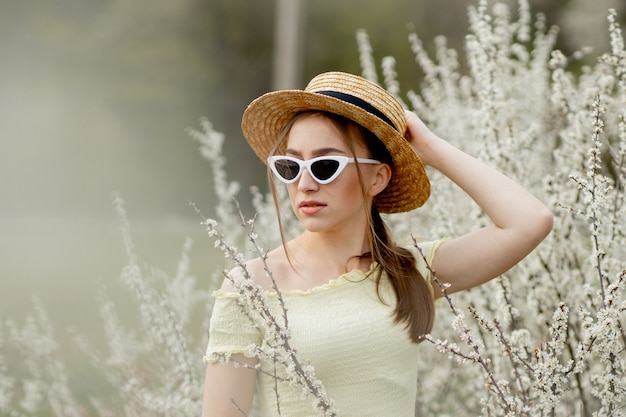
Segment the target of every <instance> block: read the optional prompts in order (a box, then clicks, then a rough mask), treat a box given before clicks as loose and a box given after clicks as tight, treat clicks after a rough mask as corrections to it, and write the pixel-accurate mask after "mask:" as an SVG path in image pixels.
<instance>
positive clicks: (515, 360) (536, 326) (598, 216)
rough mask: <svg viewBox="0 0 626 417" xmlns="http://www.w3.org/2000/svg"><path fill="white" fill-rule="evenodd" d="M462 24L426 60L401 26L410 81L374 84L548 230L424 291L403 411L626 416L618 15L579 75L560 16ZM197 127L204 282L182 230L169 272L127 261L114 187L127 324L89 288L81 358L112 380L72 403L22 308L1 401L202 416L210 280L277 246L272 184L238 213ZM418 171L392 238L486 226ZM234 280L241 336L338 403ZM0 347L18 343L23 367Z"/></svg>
mask: <svg viewBox="0 0 626 417" xmlns="http://www.w3.org/2000/svg"><path fill="white" fill-rule="evenodd" d="M469 21H470V33H469V35H468V36H467V40H466V55H465V60H464V61H461V60H460V58H459V56H458V53H457V52H456V51H454V50H451V49H449V48H448V47H447V46H446V39H445V38H444V37H439V38H437V39H436V40H435V49H436V51H435V57H434V58H432V57H431V56H429V54H427V53H426V51H425V48H424V47H423V45H422V42H421V40H420V39H419V37H418V35H417V34H415V33H412V34H410V37H409V41H410V47H411V48H412V51H413V53H414V54H415V57H416V62H417V63H418V65H419V67H420V69H421V71H422V72H423V74H424V76H423V82H422V83H421V86H420V90H419V91H415V92H413V91H409V92H407V93H405V94H403V93H402V88H401V85H400V83H399V82H398V78H397V76H396V74H395V70H394V60H393V58H390V57H388V58H385V59H383V61H382V65H381V67H382V77H381V79H382V83H383V84H384V85H385V87H386V88H388V89H389V91H391V92H392V93H393V94H395V95H397V96H398V98H399V99H400V100H401V101H402V102H403V103H405V104H406V106H407V107H409V108H411V109H413V110H415V111H416V112H417V113H418V114H419V115H420V116H421V117H422V119H423V120H424V121H425V122H426V124H427V125H428V126H429V127H430V128H431V129H433V130H434V131H435V132H436V133H437V134H438V135H440V136H442V137H444V138H446V139H447V140H449V141H450V142H451V143H453V144H454V145H456V146H458V147H459V148H461V149H463V150H465V151H467V152H468V153H470V154H472V155H474V156H477V157H478V158H480V159H482V160H484V161H486V162H487V163H489V164H491V165H493V166H495V167H496V168H498V169H499V170H501V171H503V172H504V173H506V174H507V175H509V176H511V177H512V178H514V179H515V180H516V181H518V182H519V183H521V184H522V185H523V186H525V187H526V188H528V189H529V190H531V191H532V192H533V193H534V194H535V195H537V196H538V197H539V198H540V199H541V200H543V201H544V202H546V203H547V204H548V205H550V206H551V207H552V208H553V211H554V215H555V226H554V230H553V232H552V234H551V235H550V236H549V237H548V238H547V239H546V240H545V241H544V242H543V243H542V244H541V245H540V246H539V247H538V248H537V249H536V250H535V251H534V252H533V253H532V254H531V255H529V256H528V257H527V258H526V259H525V260H524V261H522V262H521V263H520V264H519V265H517V266H516V267H514V268H513V269H511V270H510V271H508V272H507V273H505V274H503V275H502V276H500V277H498V278H497V279H495V280H493V281H491V282H490V283H488V284H485V285H482V286H480V287H478V288H475V289H472V290H469V291H466V292H463V293H458V294H454V295H452V296H450V297H445V298H444V299H442V300H440V301H438V306H437V310H438V311H437V314H438V319H437V324H436V326H435V328H434V329H433V331H432V333H431V334H430V335H428V336H427V337H426V341H425V342H424V343H423V344H422V346H421V347H422V355H421V357H420V360H419V366H420V373H419V375H420V376H419V380H418V390H419V392H418V404H417V415H420V416H461V415H462V416H474V415H476V416H478V415H481V416H568V417H569V416H624V415H626V404H625V399H626V380H625V376H624V368H625V366H626V351H625V347H626V333H625V331H624V325H623V322H624V319H625V314H624V311H625V309H626V300H625V298H624V281H625V280H626V232H625V228H626V222H625V220H624V218H625V217H624V216H625V215H626V208H625V206H624V196H625V191H624V187H625V183H626V49H625V47H624V38H623V36H622V33H621V30H620V28H619V26H618V25H617V23H616V15H615V12H614V11H610V12H609V15H608V22H609V25H608V30H609V34H610V39H611V45H610V52H608V53H606V54H604V55H602V56H601V57H599V59H598V60H597V62H596V63H595V64H593V65H587V66H583V67H582V70H581V71H580V74H577V75H575V74H574V73H573V72H572V71H571V70H570V69H569V68H570V67H571V66H572V64H577V63H578V60H580V59H581V58H583V57H584V56H585V54H586V53H587V52H586V51H580V52H577V53H575V54H573V55H572V56H565V55H564V54H563V53H562V52H560V51H558V50H556V49H555V47H554V44H555V39H556V36H557V29H556V28H553V27H548V26H547V25H546V22H545V19H544V18H543V17H542V16H535V17H532V16H531V14H530V10H529V7H528V3H527V1H524V0H520V1H519V3H518V10H517V18H516V20H514V19H513V18H512V17H511V11H510V9H509V8H508V7H506V6H504V5H502V4H496V5H495V6H494V7H493V9H492V10H491V11H489V10H488V9H487V5H486V2H485V1H480V2H479V4H478V5H477V6H476V7H470V9H469ZM357 39H358V43H359V50H360V52H361V63H362V66H363V74H364V76H366V77H368V78H370V79H372V80H377V78H378V70H377V68H376V66H375V64H374V60H373V59H372V54H371V46H370V45H369V43H368V40H367V35H366V33H364V32H359V33H358V34H357ZM201 127H202V129H201V130H200V131H191V135H192V137H193V138H195V139H196V140H198V141H199V143H200V149H201V152H202V154H203V156H204V157H205V158H206V159H207V160H208V161H209V162H210V164H211V166H212V167H213V180H214V190H215V193H216V196H217V201H218V203H217V205H216V209H215V213H216V216H215V217H216V218H215V219H214V220H206V221H205V222H204V223H205V226H207V228H208V230H209V234H210V235H211V236H212V237H213V238H215V239H216V244H217V246H218V247H219V248H221V250H222V251H223V252H224V253H225V254H226V255H227V257H228V258H231V260H226V261H225V262H224V263H223V264H220V265H219V266H217V267H216V268H215V269H216V273H215V275H214V276H213V277H210V278H211V280H210V283H206V281H204V280H203V282H202V283H200V284H199V283H197V282H196V281H195V279H194V278H193V277H191V276H190V275H189V274H188V256H187V252H188V249H189V244H190V243H188V244H186V246H185V250H184V252H183V256H182V259H181V263H180V265H179V271H178V273H177V274H176V276H174V277H166V276H164V275H163V274H162V273H160V272H159V271H157V270H154V269H150V268H144V267H141V266H140V264H139V262H138V260H137V259H136V255H135V251H134V249H133V246H132V241H131V240H130V233H129V226H128V224H127V223H126V222H125V220H124V219H125V216H124V209H123V204H122V202H121V201H120V200H119V199H116V207H117V210H118V212H119V213H120V217H121V219H122V223H123V226H124V230H125V233H124V236H125V242H126V248H127V253H128V259H129V262H128V266H127V267H126V268H125V269H124V271H123V279H124V282H125V283H126V284H127V286H128V287H129V288H130V290H131V292H132V294H134V296H135V301H136V304H137V306H138V312H139V318H140V328H139V329H132V328H129V327H128V326H127V325H124V324H123V323H121V322H120V320H119V318H118V317H117V315H116V313H115V305H114V303H113V302H112V301H111V300H108V299H107V298H106V297H103V301H102V311H103V324H104V330H105V333H106V336H107V339H108V346H107V351H106V352H104V353H102V352H101V353H92V354H91V355H92V356H91V358H92V361H93V363H94V364H95V365H96V368H97V369H98V370H99V371H100V372H101V374H102V375H103V376H104V377H105V378H106V379H107V380H108V381H110V383H111V385H112V386H114V387H115V388H116V390H115V393H114V394H113V395H112V396H111V397H112V398H102V397H98V396H96V395H95V394H94V396H93V397H92V398H91V399H90V400H89V401H88V403H86V404H83V403H78V402H77V401H76V400H75V398H74V396H73V395H72V392H71V391H70V390H69V388H68V382H67V381H68V376H67V370H66V368H65V366H64V365H63V364H62V363H60V362H59V361H58V359H57V358H58V345H57V343H56V342H55V335H54V332H53V330H52V327H51V326H50V325H49V323H48V321H47V318H46V315H45V312H44V311H43V309H42V308H40V307H39V306H37V305H36V309H35V314H34V315H33V317H32V318H31V319H30V320H28V321H27V322H26V323H24V324H23V325H18V324H16V323H14V322H12V321H6V322H5V323H3V324H2V327H0V415H7V416H33V415H44V414H43V413H48V414H51V415H56V416H85V415H96V416H112V415H126V416H137V415H157V416H158V415H164V416H165V415H167V416H177V415H181V416H182V415H197V414H198V413H199V410H200V401H201V390H202V376H203V368H204V367H203V364H202V362H201V360H200V358H201V357H202V351H203V348H204V345H205V343H206V329H207V325H206V321H207V320H208V317H209V315H210V308H211V301H210V297H208V293H209V290H210V289H213V288H215V287H216V286H217V285H218V282H219V281H221V279H222V278H223V275H222V272H221V269H223V268H226V269H229V268H230V267H232V266H233V265H232V264H233V260H234V261H235V263H237V262H241V260H242V257H243V255H242V254H246V257H249V256H254V253H256V254H257V255H262V254H263V253H264V249H262V247H263V248H271V247H274V246H276V245H278V244H280V236H279V233H278V232H277V230H278V227H277V223H276V218H275V217H276V216H275V208H274V203H273V201H272V199H271V197H270V196H269V195H265V194H263V193H262V192H261V191H260V190H258V189H253V190H252V201H253V205H254V208H255V210H256V212H257V215H256V217H255V218H254V219H253V220H252V221H247V220H245V219H242V218H241V217H240V216H239V215H238V214H237V210H236V209H235V208H234V206H233V201H232V199H233V198H234V197H236V196H238V195H239V189H238V185H237V184H235V183H233V182H230V181H229V180H228V178H227V176H226V171H225V160H224V158H223V157H222V154H221V146H222V142H223V137H222V135H221V134H219V133H217V132H215V131H214V130H213V128H212V126H211V124H210V123H209V122H208V121H206V120H203V121H202V122H201ZM430 176H431V180H432V184H433V190H434V192H433V195H432V197H431V199H430V200H429V202H428V203H427V204H426V206H425V207H424V208H422V209H419V210H417V211H415V212H412V213H407V214H402V215H390V216H387V217H386V220H387V222H388V224H389V225H390V226H391V228H392V230H393V233H394V235H395V237H396V239H397V240H398V241H403V242H407V243H408V244H410V242H411V241H412V239H416V240H430V239H435V238H439V237H444V236H457V235H459V234H462V233H465V232H467V231H469V230H471V229H473V228H475V227H477V226H480V225H483V224H486V223H487V221H488V219H486V217H485V215H484V214H483V213H482V212H481V210H480V209H479V208H478V207H477V206H476V205H475V204H474V203H473V202H472V201H471V200H469V198H467V197H466V196H464V195H463V194H462V193H461V191H460V190H458V189H457V188H456V186H455V185H454V184H452V183H451V182H450V181H448V180H447V179H446V178H445V177H443V176H442V175H440V174H439V173H437V172H430ZM281 201H282V203H281V204H284V205H285V206H284V207H283V209H282V210H281V213H282V214H283V216H284V218H283V222H284V225H285V230H286V231H287V232H288V233H289V232H291V233H295V232H296V231H297V230H298V223H297V222H296V221H295V219H294V218H293V217H292V216H288V213H289V212H290V208H289V206H288V202H287V199H285V198H283V199H282V200H281ZM242 226H243V227H242ZM225 231H227V232H225ZM268 274H269V275H270V276H271V271H268ZM434 274H435V275H436V271H434ZM240 290H241V291H242V292H243V293H244V294H246V295H247V296H248V297H247V298H246V297H243V298H244V299H249V300H250V302H249V303H247V304H246V303H244V305H243V306H242V307H243V308H244V311H248V312H249V313H250V314H256V315H259V316H264V315H265V316H264V317H265V318H264V320H266V321H267V322H268V323H269V324H268V325H269V326H274V327H272V331H271V332H268V334H270V335H274V338H273V339H272V340H268V341H267V343H265V344H264V346H258V347H251V349H252V350H253V351H254V352H255V353H256V354H258V355H264V354H268V352H269V354H272V355H275V357H279V358H280V360H279V363H281V364H282V365H283V366H285V367H286V368H290V369H292V370H293V371H294V372H293V373H292V374H293V375H294V380H293V382H294V383H296V384H300V385H301V386H302V387H303V389H304V390H305V391H307V392H308V393H309V394H310V400H311V402H312V405H313V403H314V404H315V406H316V407H317V409H319V410H320V415H335V413H336V412H335V410H334V408H333V405H332V398H327V397H326V394H325V393H324V391H323V385H322V384H321V383H320V381H317V380H316V379H315V375H314V370H312V369H309V367H307V366H306V364H304V363H302V362H300V359H299V358H298V357H297V355H295V353H294V352H293V351H292V350H291V347H290V346H289V343H288V342H289V338H288V333H289V329H288V316H281V314H282V313H279V317H274V316H271V315H269V316H268V315H267V314H266V312H265V311H264V310H263V309H264V304H263V303H264V301H263V295H262V294H258V293H255V288H254V286H253V285H252V284H251V283H250V282H244V283H243V284H242V285H241V287H240ZM199 316H201V317H202V318H201V319H197V317H199ZM194 317H195V318H196V319H194ZM80 343H82V344H84V345H85V346H87V345H88V343H87V342H84V341H81V342H80ZM264 349H266V350H264ZM268 349H272V351H271V352H270V350H268ZM281 349H283V350H281ZM85 351H87V352H93V351H94V350H93V349H90V348H87V347H86V348H85ZM276 352H280V355H278V356H277V353H276ZM9 357H19V358H20V360H19V361H18V362H19V366H16V365H15V363H13V362H11V363H9V361H8V358H9ZM15 374H19V375H20V377H19V378H18V377H16V376H14V375H15ZM119 404H121V405H119ZM340 411H341V410H339V411H338V414H337V415H341V414H340Z"/></svg>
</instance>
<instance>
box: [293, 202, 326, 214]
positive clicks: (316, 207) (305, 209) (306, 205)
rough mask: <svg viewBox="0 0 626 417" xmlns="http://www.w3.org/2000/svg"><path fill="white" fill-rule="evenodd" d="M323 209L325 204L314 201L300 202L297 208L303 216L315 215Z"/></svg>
mask: <svg viewBox="0 0 626 417" xmlns="http://www.w3.org/2000/svg"><path fill="white" fill-rule="evenodd" d="M324 207H326V204H324V203H321V202H319V201H314V200H307V201H302V202H301V203H300V204H298V208H299V209H300V211H301V212H302V213H303V214H307V215H311V214H316V213H318V212H319V211H321V210H322V209H323V208H324Z"/></svg>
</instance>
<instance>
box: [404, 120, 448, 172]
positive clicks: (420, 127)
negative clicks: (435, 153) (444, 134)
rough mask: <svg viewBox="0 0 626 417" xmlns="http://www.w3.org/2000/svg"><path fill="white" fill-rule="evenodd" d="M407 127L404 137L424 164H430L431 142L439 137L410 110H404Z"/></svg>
mask: <svg viewBox="0 0 626 417" xmlns="http://www.w3.org/2000/svg"><path fill="white" fill-rule="evenodd" d="M404 112H405V114H406V123H407V129H406V133H405V135H404V137H405V139H406V140H407V141H408V142H409V144H410V145H411V148H413V150H414V151H415V153H416V154H417V156H419V158H420V159H421V160H422V162H423V163H424V164H426V165H431V162H430V160H429V154H430V150H431V147H432V145H433V142H436V141H440V140H441V139H439V137H437V135H435V134H434V133H433V132H431V131H430V129H428V127H426V125H425V124H424V122H422V120H421V119H420V118H419V117H418V116H417V114H415V113H414V112H412V111H408V110H405V111H404Z"/></svg>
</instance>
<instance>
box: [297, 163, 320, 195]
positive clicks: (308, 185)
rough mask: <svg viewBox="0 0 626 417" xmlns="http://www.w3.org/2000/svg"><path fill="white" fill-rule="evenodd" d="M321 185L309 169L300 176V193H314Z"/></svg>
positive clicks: (304, 170)
mask: <svg viewBox="0 0 626 417" xmlns="http://www.w3.org/2000/svg"><path fill="white" fill-rule="evenodd" d="M318 187H319V184H318V183H317V181H315V179H313V177H312V176H311V173H310V172H309V170H308V169H306V168H305V169H303V171H302V174H300V178H298V190H300V191H313V190H317V188H318Z"/></svg>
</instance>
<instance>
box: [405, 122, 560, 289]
mask: <svg viewBox="0 0 626 417" xmlns="http://www.w3.org/2000/svg"><path fill="white" fill-rule="evenodd" d="M406 118H407V133H406V135H405V137H406V139H407V140H408V141H409V143H410V144H411V147H412V148H413V150H414V151H415V153H417V155H418V156H419V157H420V159H421V160H422V162H423V163H424V164H426V165H429V166H431V167H433V168H435V169H436V170H438V171H439V172H441V173H442V174H444V175H445V176H446V177H448V179H450V180H451V181H452V182H454V183H455V184H456V185H458V186H459V187H460V188H461V189H463V191H465V193H467V194H468V195H469V196H470V197H471V198H472V199H473V200H474V201H475V202H476V203H477V204H478V205H479V206H480V208H481V209H482V210H483V211H484V212H485V214H487V216H489V218H490V219H491V221H492V224H491V225H489V226H486V227H484V228H482V229H477V230H474V231H472V232H470V233H468V234H466V235H463V236H460V237H457V238H455V239H452V240H450V241H448V242H446V243H445V244H444V245H442V246H441V248H440V249H439V250H438V251H437V254H436V255H435V258H434V260H433V267H434V269H435V270H436V271H437V277H438V278H439V279H440V280H441V281H442V282H444V283H449V284H450V285H451V287H450V289H449V290H448V292H449V293H452V292H457V291H462V290H465V289H468V288H471V287H475V286H477V285H480V284H482V283H484V282H486V281H488V280H490V279H492V278H494V277H496V276H498V275H500V274H502V273H504V272H505V271H507V270H508V269H509V268H511V267H512V266H513V265H515V264H516V263H518V262H519V261H520V260H521V259H522V258H524V257H525V256H526V255H528V253H529V252H530V251H532V250H533V249H534V248H535V247H536V246H537V245H538V244H539V243H540V242H541V241H542V240H543V238H544V237H545V236H546V235H547V234H548V233H549V232H550V230H551V229H552V213H550V211H549V210H548V209H547V208H546V207H545V206H544V205H543V204H542V203H541V202H540V201H539V200H537V199H536V198H535V197H533V196H532V195H531V194H530V193H529V192H528V191H526V190H524V189H523V188H522V187H521V186H519V185H518V184H516V183H515V182H514V181H512V180H511V179H509V178H507V177H506V176H505V175H503V174H502V173H500V172H498V171H496V170H495V169H493V168H491V167H489V166H487V165H486V164H484V163H482V162H481V161H479V160H477V159H475V158H473V157H471V156H470V155H468V154H466V153H465V152H462V151H461V150H459V149H457V148H456V147H454V146H452V145H451V144H449V143H448V142H446V141H445V140H443V139H440V138H439V137H438V136H437V135H435V134H434V133H432V132H431V131H430V130H429V129H428V128H427V127H426V125H425V124H424V123H423V122H422V121H421V120H420V118H419V117H418V116H417V115H416V114H415V113H412V112H406ZM434 192H436V190H435V191H434ZM437 290H438V289H437V288H435V291H436V292H438V291H437ZM437 295H441V294H437Z"/></svg>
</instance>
